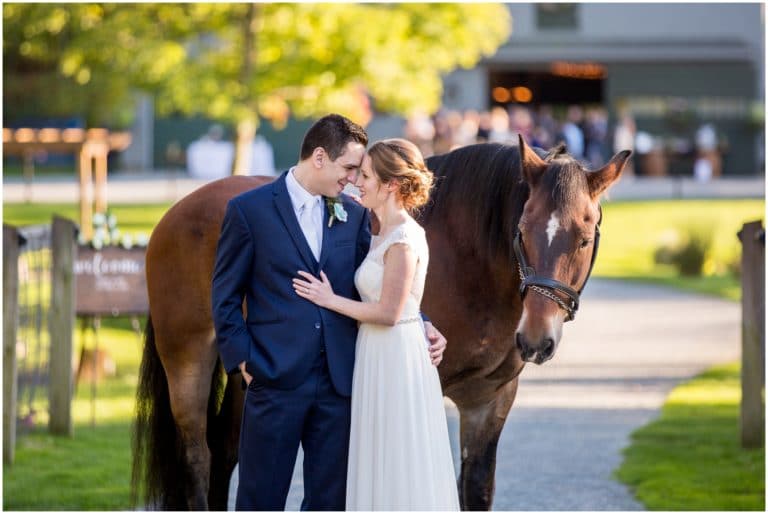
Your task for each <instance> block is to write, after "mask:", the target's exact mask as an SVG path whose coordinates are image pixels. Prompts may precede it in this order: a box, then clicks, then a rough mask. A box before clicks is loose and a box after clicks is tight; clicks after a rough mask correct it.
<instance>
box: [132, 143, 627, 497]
mask: <svg viewBox="0 0 768 526" xmlns="http://www.w3.org/2000/svg"><path fill="white" fill-rule="evenodd" d="M630 155H631V151H628V150H627V151H623V152H620V153H618V154H616V155H615V156H614V157H613V158H611V159H610V161H608V163H607V164H606V165H605V166H603V167H601V168H599V169H597V170H594V171H590V170H588V168H587V167H585V166H584V165H583V164H582V163H580V162H578V161H577V160H575V159H574V158H572V157H571V156H570V155H569V154H568V153H567V151H566V149H565V147H564V146H562V145H560V146H557V147H555V148H553V149H551V150H550V151H548V152H545V151H542V150H534V149H533V148H531V147H530V146H529V145H528V144H527V143H526V142H525V140H524V139H523V138H522V136H521V137H520V138H519V144H518V145H516V146H513V145H503V144H494V143H485V144H476V145H470V146H465V147H461V148H458V149H455V150H453V151H451V152H449V153H446V154H443V155H439V156H434V157H430V158H429V159H427V166H428V167H429V169H430V170H432V171H433V173H434V188H433V191H432V194H431V198H430V201H429V202H428V203H427V204H426V205H425V206H424V207H423V208H422V209H421V210H419V211H417V214H416V217H417V220H418V221H419V223H420V224H421V225H422V226H423V228H424V229H425V231H426V235H427V241H428V244H429V248H430V263H429V268H428V274H427V281H426V285H425V291H424V296H423V301H422V310H423V311H424V312H425V313H426V314H428V315H429V317H430V318H431V320H432V322H433V323H434V325H435V327H437V328H438V329H439V330H440V331H441V332H442V333H443V334H444V335H445V337H446V338H447V340H448V347H447V349H446V351H445V353H444V357H443V360H442V363H441V364H440V365H439V367H438V373H439V376H440V382H441V385H442V388H443V394H444V395H445V396H446V397H448V398H450V399H451V400H452V401H453V402H454V403H455V404H456V406H457V408H458V410H459V414H460V422H461V431H460V435H461V436H460V440H461V445H460V450H461V471H460V475H459V479H458V481H457V484H458V490H459V497H460V503H461V508H462V509H463V510H490V509H491V506H492V504H493V495H494V484H495V464H496V449H497V444H498V440H499V436H500V434H501V430H502V428H503V426H504V423H505V421H506V418H507V415H508V413H509V411H510V409H511V407H512V405H513V403H514V400H515V395H516V393H517V388H518V381H519V377H520V374H521V372H522V371H523V368H524V366H525V365H526V364H527V363H534V364H543V363H544V362H546V361H547V360H550V359H552V358H553V356H554V354H555V351H556V348H557V346H558V343H559V341H560V339H561V336H562V327H563V323H564V322H565V321H568V320H572V319H573V318H574V316H575V314H576V312H577V310H578V306H579V294H580V293H581V290H582V289H583V287H584V285H585V283H586V281H587V279H588V277H589V274H590V272H591V269H592V266H593V265H594V262H595V257H596V255H597V247H598V241H599V224H600V221H601V219H602V210H601V208H600V204H599V203H600V198H601V196H602V195H603V194H604V192H605V191H606V190H607V189H608V188H609V187H610V186H611V185H612V184H614V183H615V182H616V181H617V180H618V179H619V177H620V176H621V172H622V170H623V168H624V166H625V165H626V163H627V160H628V159H629V156H630ZM271 180H273V179H272V178H269V177H260V176H255V177H251V176H233V177H229V178H225V179H220V180H217V181H214V182H211V183H208V184H207V185H205V186H203V187H201V188H200V189H198V190H196V191H195V192H193V193H191V194H189V195H188V196H187V197H185V198H183V199H182V200H180V201H179V202H178V203H177V204H175V205H174V206H173V207H172V208H170V209H169V210H168V211H167V212H166V214H165V215H164V216H163V218H162V219H161V220H160V221H159V223H158V224H157V225H156V227H155V229H154V231H153V233H152V236H151V238H150V241H149V245H148V247H147V255H146V274H147V288H148V295H149V305H150V308H149V315H148V317H147V322H146V329H145V343H144V349H143V356H142V362H141V367H140V372H139V385H138V388H137V413H136V420H135V423H134V434H133V439H132V448H133V470H132V485H131V487H132V492H131V494H132V499H133V502H134V503H136V502H137V500H138V499H139V498H142V499H143V500H144V502H145V504H146V505H147V506H148V507H149V508H152V509H169V510H182V509H190V510H206V509H212V510H224V509H226V505H227V495H228V485H229V480H230V475H231V473H232V470H233V468H234V466H235V465H236V463H237V452H238V438H239V433H240V416H241V411H242V406H243V397H244V391H243V387H242V385H243V382H242V379H241V377H240V375H239V373H234V374H232V375H230V376H229V377H227V376H226V375H225V373H224V371H223V367H222V366H221V362H220V359H219V357H218V354H217V350H216V343H215V341H216V338H215V333H214V328H213V321H212V318H211V300H210V297H211V277H212V272H213V265H214V258H215V252H216V245H217V241H218V235H219V230H220V227H221V223H222V220H223V216H224V212H225V207H226V204H227V202H228V201H229V199H231V198H232V197H234V196H235V195H237V194H239V193H241V192H244V191H246V190H249V189H251V188H255V187H257V186H260V185H263V184H266V183H268V182H269V181H271ZM243 307H244V309H245V308H247V306H246V305H244V306H243Z"/></svg>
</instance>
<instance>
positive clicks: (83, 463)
mask: <svg viewBox="0 0 768 526" xmlns="http://www.w3.org/2000/svg"><path fill="white" fill-rule="evenodd" d="M112 325H114V327H109V326H102V328H101V330H100V333H99V348H101V349H104V350H106V351H107V353H108V356H109V358H110V359H111V360H113V361H114V364H115V366H116V370H115V374H114V376H111V377H108V378H107V380H106V381H103V382H100V383H97V384H96V391H95V395H96V396H95V397H94V396H93V383H92V382H90V381H89V380H88V379H83V380H81V381H80V382H78V383H77V386H76V390H75V396H74V400H73V404H72V418H73V423H74V437H73V438H68V437H53V436H51V435H49V434H48V433H47V424H48V419H47V413H46V412H45V411H42V412H40V413H38V417H37V418H36V419H35V426H34V428H32V429H21V428H20V429H19V433H18V437H17V447H16V458H15V462H14V464H13V465H11V466H3V509H4V510H17V511H20V510H56V511H61V510H125V509H128V507H129V491H130V478H131V451H130V444H131V442H130V440H131V422H132V418H133V412H134V406H135V401H134V397H135V395H136V384H137V382H138V368H139V362H140V360H141V347H140V344H139V340H138V337H137V335H136V334H135V332H133V331H132V330H130V328H129V322H128V321H127V320H124V319H120V320H113V321H112ZM142 326H143V321H142ZM73 337H74V342H73V345H74V350H75V354H76V357H77V358H79V356H80V349H81V348H82V346H83V339H82V338H81V333H80V330H79V329H78V330H76V331H75V333H74V335H73ZM84 339H85V344H86V346H87V347H92V345H93V333H91V332H86V334H85V338H84ZM46 395H47V394H46V393H45V392H42V390H38V396H37V398H36V400H35V402H34V406H36V407H38V408H45V407H47V405H48V404H47V400H45V396H46ZM94 416H95V419H94Z"/></svg>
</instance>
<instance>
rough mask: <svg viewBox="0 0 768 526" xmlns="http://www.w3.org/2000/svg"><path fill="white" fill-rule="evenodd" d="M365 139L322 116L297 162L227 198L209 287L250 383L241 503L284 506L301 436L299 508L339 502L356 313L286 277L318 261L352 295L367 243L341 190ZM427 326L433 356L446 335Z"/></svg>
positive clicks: (362, 216)
mask: <svg viewBox="0 0 768 526" xmlns="http://www.w3.org/2000/svg"><path fill="white" fill-rule="evenodd" d="M367 144H368V136H367V134H366V133H365V130H363V129H362V128H361V127H360V126H358V125H357V124H355V123H353V122H352V121H350V120H349V119H346V118H345V117H342V116H340V115H327V116H325V117H323V118H322V119H320V120H319V121H317V122H316V123H315V124H313V125H312V127H310V129H309V130H308V131H307V133H306V135H305V137H304V140H303V142H302V145H301V152H300V160H299V163H298V164H297V165H296V166H294V167H293V168H291V169H290V170H289V171H288V172H287V173H284V174H283V175H282V176H280V178H278V179H277V180H276V181H274V182H273V183H271V184H268V185H265V186H262V187H260V188H257V189H255V190H251V191H249V192H246V193H244V194H241V195H239V196H237V197H235V198H233V199H232V200H231V201H230V202H229V203H228V205H227V212H226V215H225V217H224V222H223V224H222V227H221V236H220V238H219V244H218V249H217V252H216V265H215V268H214V272H213V294H212V295H213V320H214V323H215V327H216V337H217V343H218V349H219V352H220V354H221V358H222V361H223V363H224V367H225V368H226V370H227V372H228V373H233V372H237V371H238V370H239V371H240V372H241V373H242V375H243V378H244V379H245V382H246V383H247V393H246V396H245V403H244V408H243V418H242V427H241V432H240V452H239V466H240V468H239V469H240V471H239V485H238V490H237V501H236V509H238V510H261V511H269V510H273V511H274V510H283V509H284V508H285V500H286V497H287V495H288V490H289V488H290V483H291V476H292V474H293V467H294V464H295V462H296V454H297V452H298V446H299V443H301V445H302V447H303V449H304V501H303V502H302V505H301V509H302V510H343V509H344V504H345V497H346V478H347V454H348V449H349V426H350V395H351V391H352V371H353V367H354V360H355V340H356V338H357V322H355V321H354V320H352V319H351V318H347V317H345V316H342V315H340V314H336V313H334V312H332V311H329V310H326V309H322V308H320V307H317V306H315V305H314V304H312V303H310V302H308V301H306V300H304V299H302V298H300V297H299V296H298V295H296V293H295V292H294V290H293V287H292V278H293V277H294V276H295V275H296V272H297V271H298V270H304V271H307V272H310V273H312V274H314V275H315V276H318V275H319V273H320V270H323V271H324V272H325V274H326V275H327V276H328V278H329V279H330V281H331V282H332V283H333V284H334V290H335V292H336V293H337V294H341V295H344V296H347V297H349V298H353V299H358V300H359V296H358V294H357V291H356V289H355V284H354V274H355V270H356V269H357V267H358V266H359V265H360V263H362V261H363V259H365V256H366V254H367V253H368V248H369V245H370V240H371V234H370V227H369V217H368V213H367V212H366V210H365V209H364V208H363V207H361V206H360V205H358V204H357V203H355V202H354V201H353V200H352V199H351V198H350V197H349V196H347V195H344V194H342V190H343V189H344V187H345V185H346V184H347V183H352V184H354V182H355V180H356V178H357V174H358V169H359V167H360V164H361V162H362V159H363V155H364V154H365V147H366V145H367ZM244 299H245V301H246V305H247V314H246V315H245V316H244V315H243V310H242V306H243V300H244ZM425 326H426V328H427V336H428V338H429V340H430V343H431V347H430V354H431V357H432V362H433V363H434V364H435V365H437V364H438V363H439V362H440V360H441V359H442V354H443V351H444V350H445V345H446V341H445V338H443V336H442V335H441V334H440V333H439V332H438V331H437V330H436V329H435V328H434V327H433V326H432V325H431V323H429V322H426V323H425Z"/></svg>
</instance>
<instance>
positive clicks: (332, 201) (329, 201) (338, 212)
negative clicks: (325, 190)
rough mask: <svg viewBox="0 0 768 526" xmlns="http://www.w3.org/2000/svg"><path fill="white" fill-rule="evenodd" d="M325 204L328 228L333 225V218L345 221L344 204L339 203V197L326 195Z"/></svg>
mask: <svg viewBox="0 0 768 526" xmlns="http://www.w3.org/2000/svg"><path fill="white" fill-rule="evenodd" d="M325 206H326V207H327V208H328V228H331V226H333V221H334V219H338V220H339V221H341V222H342V223H346V222H347V211H346V210H344V205H343V204H341V199H340V198H338V197H326V198H325Z"/></svg>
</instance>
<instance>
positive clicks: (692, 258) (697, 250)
mask: <svg viewBox="0 0 768 526" xmlns="http://www.w3.org/2000/svg"><path fill="white" fill-rule="evenodd" d="M711 246H712V229H689V230H688V232H687V233H686V234H685V235H684V236H679V235H678V234H677V232H674V233H670V232H667V233H666V234H665V235H664V238H663V240H662V244H661V245H660V246H659V247H657V248H656V250H655V251H654V254H653V260H654V261H655V262H656V263H657V264H667V265H674V266H675V267H676V268H677V270H678V272H679V273H680V275H682V276H701V275H702V272H703V268H704V263H705V261H706V260H707V253H708V252H709V250H710V248H711Z"/></svg>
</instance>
